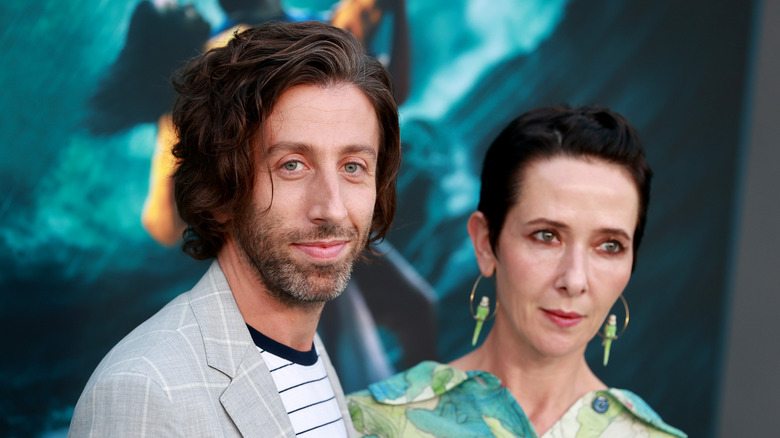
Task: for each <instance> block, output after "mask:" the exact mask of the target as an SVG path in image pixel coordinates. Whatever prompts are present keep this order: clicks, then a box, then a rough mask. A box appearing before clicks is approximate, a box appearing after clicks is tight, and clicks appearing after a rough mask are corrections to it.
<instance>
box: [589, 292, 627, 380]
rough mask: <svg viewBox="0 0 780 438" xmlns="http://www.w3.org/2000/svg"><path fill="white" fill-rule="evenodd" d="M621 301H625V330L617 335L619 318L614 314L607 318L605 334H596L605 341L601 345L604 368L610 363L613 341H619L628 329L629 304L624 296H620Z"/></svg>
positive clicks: (599, 332)
mask: <svg viewBox="0 0 780 438" xmlns="http://www.w3.org/2000/svg"><path fill="white" fill-rule="evenodd" d="M620 300H621V301H623V308H624V309H626V319H625V320H624V321H623V329H622V330H620V333H617V317H616V316H615V315H614V314H610V315H609V316H608V317H607V321H606V323H605V324H604V333H603V334H602V333H601V331H598V332H596V333H597V334H598V335H599V336H601V338H602V339H604V341H602V342H601V345H603V346H604V366H607V363H609V350H610V348H611V347H612V341H614V340H617V338H619V337H621V336H623V333H625V331H626V327H628V318H629V313H628V303H627V302H626V299H625V298H624V297H623V294H620Z"/></svg>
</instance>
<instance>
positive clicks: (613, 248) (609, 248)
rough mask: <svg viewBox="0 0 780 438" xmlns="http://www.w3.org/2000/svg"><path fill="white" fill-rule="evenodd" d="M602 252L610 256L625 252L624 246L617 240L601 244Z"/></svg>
mask: <svg viewBox="0 0 780 438" xmlns="http://www.w3.org/2000/svg"><path fill="white" fill-rule="evenodd" d="M601 250H602V251H604V252H607V253H610V254H617V253H619V252H620V251H622V250H623V245H622V244H621V243H620V242H618V241H617V240H609V241H606V242H604V243H602V244H601Z"/></svg>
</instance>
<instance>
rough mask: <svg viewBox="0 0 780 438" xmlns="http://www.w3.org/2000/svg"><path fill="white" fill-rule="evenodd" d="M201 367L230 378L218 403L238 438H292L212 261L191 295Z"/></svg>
mask: <svg viewBox="0 0 780 438" xmlns="http://www.w3.org/2000/svg"><path fill="white" fill-rule="evenodd" d="M190 305H191V306H192V309H193V313H194V314H195V317H196V319H197V320H198V325H199V326H200V328H201V333H202V334H203V343H204V345H205V349H206V362H207V363H208V365H209V366H210V367H212V368H214V369H217V370H219V371H221V372H222V373H224V374H225V375H227V376H228V377H230V379H231V382H230V384H229V385H228V386H227V388H226V389H225V391H224V392H223V393H222V396H221V397H220V402H221V403H222V406H223V407H224V409H225V411H226V412H227V413H228V415H229V416H230V418H231V419H232V420H233V422H234V423H235V425H236V427H237V428H238V430H239V431H240V432H241V434H242V435H243V436H246V437H254V436H295V433H294V431H293V428H292V424H291V423H290V419H289V417H288V416H287V411H286V410H285V408H284V405H283V404H282V399H281V398H280V397H279V393H278V392H277V390H276V385H275V384H274V381H273V378H272V377H271V373H270V372H269V371H268V367H267V366H266V365H265V362H264V361H263V358H262V356H261V355H260V352H259V351H258V350H257V347H255V344H254V342H253V341H252V337H251V336H250V334H249V330H247V328H246V323H245V322H244V319H243V317H242V316H241V312H240V311H239V310H238V305H237V304H236V301H235V298H233V293H232V292H231V291H230V287H229V286H228V283H227V279H225V275H224V274H223V273H222V269H221V268H220V267H219V263H218V262H217V261H216V260H215V261H214V262H213V263H212V264H211V267H210V268H209V270H208V272H207V273H206V275H204V276H203V278H202V279H201V280H200V282H198V284H197V285H196V286H195V287H194V288H193V290H192V297H191V299H190Z"/></svg>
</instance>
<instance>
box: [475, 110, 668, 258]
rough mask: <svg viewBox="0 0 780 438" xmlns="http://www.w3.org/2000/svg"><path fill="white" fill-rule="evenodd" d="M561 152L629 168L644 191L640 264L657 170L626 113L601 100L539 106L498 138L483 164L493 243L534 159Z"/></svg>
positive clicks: (483, 207)
mask: <svg viewBox="0 0 780 438" xmlns="http://www.w3.org/2000/svg"><path fill="white" fill-rule="evenodd" d="M556 156H567V157H590V158H596V159H599V160H603V161H606V162H608V163H612V164H616V165H618V166H622V167H623V168H625V169H626V170H627V171H628V172H629V173H630V174H631V178H632V179H633V180H634V184H636V188H637V191H638V193H639V217H638V220H637V224H636V229H635V230H634V247H633V248H634V262H633V263H634V264H636V254H637V251H638V250H639V244H640V243H641V241H642V235H643V233H644V228H645V222H646V219H647V206H648V203H649V202H650V180H651V179H652V175H653V173H652V171H651V170H650V166H649V165H648V164H647V160H646V159H645V153H644V150H643V149H642V145H641V143H640V141H639V135H638V134H637V132H636V130H635V129H634V128H633V127H632V126H631V125H630V124H629V123H628V122H627V121H626V119H625V118H624V117H623V116H621V115H620V114H618V113H616V112H614V111H611V110H609V109H607V108H603V107H599V106H583V107H577V108H572V107H569V106H565V105H559V106H554V107H545V108H538V109H534V110H531V111H528V112H526V113H524V114H523V115H521V116H520V117H518V118H516V119H515V120H513V121H512V122H510V123H509V125H508V126H507V127H506V128H504V130H503V131H502V132H501V134H499V135H498V137H497V138H496V139H495V140H494V141H493V143H492V144H491V145H490V148H489V149H488V151H487V154H486V155H485V162H484V164H483V166H482V187H481V189H480V195H479V198H480V199H479V206H478V207H477V208H478V209H479V211H481V212H482V213H483V214H484V215H485V217H486V218H487V221H488V230H489V239H490V245H491V247H492V249H493V251H494V252H495V251H496V247H497V245H498V237H499V235H500V234H501V229H502V228H503V225H504V220H505V219H506V215H507V213H508V212H509V210H510V209H511V208H512V207H513V206H514V205H515V204H516V203H517V202H518V199H517V197H518V195H519V193H520V191H521V188H522V184H523V173H524V172H525V170H526V169H527V168H528V166H529V165H530V164H531V163H534V162H536V161H538V160H541V159H549V158H553V157H556Z"/></svg>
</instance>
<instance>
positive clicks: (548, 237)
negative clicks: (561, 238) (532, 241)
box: [534, 230, 555, 242]
mask: <svg viewBox="0 0 780 438" xmlns="http://www.w3.org/2000/svg"><path fill="white" fill-rule="evenodd" d="M534 236H535V237H536V238H537V239H539V240H541V241H542V242H554V241H555V233H553V232H552V231H549V230H540V231H537V232H535V233H534Z"/></svg>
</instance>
